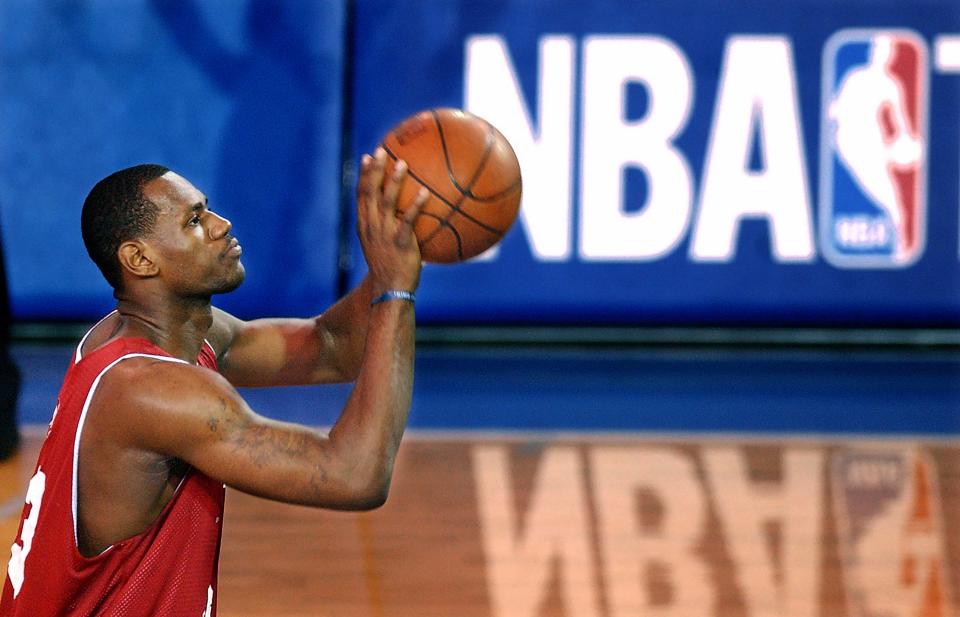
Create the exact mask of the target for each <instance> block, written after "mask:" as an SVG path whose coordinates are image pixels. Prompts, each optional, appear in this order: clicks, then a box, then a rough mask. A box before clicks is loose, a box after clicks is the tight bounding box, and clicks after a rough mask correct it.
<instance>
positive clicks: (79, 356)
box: [73, 309, 117, 364]
mask: <svg viewBox="0 0 960 617" xmlns="http://www.w3.org/2000/svg"><path fill="white" fill-rule="evenodd" d="M116 312H117V311H116V309H114V310H112V311H110V312H109V313H107V314H106V315H104V316H103V317H102V318H101V319H100V321H98V322H97V323H95V324H93V325H92V326H90V329H89V330H87V332H86V334H84V335H83V338H81V339H80V343H79V344H78V345H77V353H75V354H74V356H73V363H74V364H77V363H79V362H80V360H81V359H82V357H83V354H81V353H80V350H81V349H83V344H84V343H86V342H87V337H88V336H90V333H91V332H93V330H94V328H96V327H97V326H99V325H100V324H102V323H103V322H104V321H106V320H107V317H110V316H111V315H113V314H114V313H116Z"/></svg>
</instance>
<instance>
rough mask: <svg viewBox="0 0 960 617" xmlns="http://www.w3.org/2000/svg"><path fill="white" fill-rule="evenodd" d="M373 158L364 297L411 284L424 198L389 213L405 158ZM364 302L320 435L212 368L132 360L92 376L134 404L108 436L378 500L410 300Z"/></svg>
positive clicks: (410, 321) (201, 464) (293, 496)
mask: <svg viewBox="0 0 960 617" xmlns="http://www.w3.org/2000/svg"><path fill="white" fill-rule="evenodd" d="M384 167H385V155H384V152H383V151H382V150H381V151H378V152H377V156H376V158H371V157H369V156H365V157H364V159H363V169H362V173H361V177H360V184H359V188H358V193H357V219H358V223H357V231H358V233H359V235H360V243H361V246H362V247H363V253H364V258H365V259H366V261H367V266H368V269H369V275H368V278H369V279H370V281H371V283H370V286H371V290H370V291H371V293H372V295H373V297H376V296H377V295H379V294H380V293H382V292H383V291H386V290H388V289H403V290H407V291H413V290H415V289H416V287H417V284H418V282H419V278H420V267H421V262H420V251H419V248H418V247H417V242H416V238H415V237H414V234H413V222H414V220H415V218H416V216H417V213H418V212H419V209H420V207H421V206H422V204H423V202H424V201H425V200H426V198H427V194H426V193H425V192H423V191H422V192H421V194H420V196H419V198H418V199H417V200H416V202H415V203H414V204H412V205H411V207H410V208H409V210H408V211H407V212H406V214H405V215H404V217H403V218H397V216H396V215H395V211H396V200H397V195H398V193H399V188H400V185H401V184H402V182H403V180H404V177H405V174H406V167H405V165H403V164H398V165H397V171H396V173H394V174H393V175H392V176H391V177H390V178H389V179H387V180H386V181H384ZM368 313H369V315H368V316H367V318H366V321H367V323H366V324H365V332H366V337H365V343H364V345H363V348H362V352H360V353H362V357H361V362H360V370H359V374H358V376H357V380H356V384H355V385H354V388H353V391H352V392H351V394H350V397H349V398H348V399H347V403H346V405H345V406H344V408H343V411H342V412H341V414H340V417H339V418H338V419H337V421H336V423H335V424H334V425H333V427H332V428H331V430H330V433H329V435H327V436H324V435H322V434H320V433H318V432H317V431H315V430H313V429H311V428H308V427H305V426H300V425H296V424H290V423H284V422H278V421H275V420H270V419H267V418H264V417H262V416H260V415H257V414H256V413H254V412H253V410H251V409H250V408H249V406H248V405H247V404H246V402H245V401H244V400H243V399H242V398H241V397H240V395H239V394H238V393H237V391H236V390H235V389H234V387H233V386H232V385H231V384H230V383H229V382H228V381H227V380H226V379H225V378H224V377H222V376H221V375H219V374H217V373H216V372H214V371H210V370H207V369H205V368H200V367H196V366H191V365H185V364H180V363H171V362H164V361H156V362H151V361H148V360H145V359H138V360H131V361H127V362H124V363H121V364H120V365H118V366H117V367H115V368H114V369H113V370H112V371H110V373H108V374H107V376H106V378H105V379H104V382H103V383H102V384H101V389H102V390H101V393H100V395H99V396H103V397H105V398H103V399H101V400H103V401H104V402H105V403H106V404H108V405H109V406H110V407H111V408H113V409H135V410H137V411H136V413H135V414H118V416H117V418H118V420H117V422H118V424H117V425H115V426H114V427H112V428H113V429H114V431H115V432H114V435H113V439H114V440H116V441H117V443H120V444H122V445H123V446H127V447H130V448H134V449H139V450H145V451H150V452H155V453H159V454H161V455H164V456H174V457H176V458H179V459H182V460H184V461H186V462H187V463H189V464H190V465H192V466H193V467H195V468H197V469H199V470H201V471H203V472H204V473H206V474H207V475H209V476H210V477H213V478H216V479H218V480H220V481H222V482H224V483H225V484H229V485H231V486H233V487H235V488H237V489H240V490H242V491H245V492H248V493H252V494H255V495H259V496H262V497H267V498H270V499H276V500H279V501H285V502H290V503H299V504H305V505H312V506H318V507H328V508H337V509H365V508H371V507H377V506H379V505H381V504H382V503H383V502H384V500H385V499H386V496H387V491H388V489H389V485H390V478H391V476H392V472H393V464H394V460H395V458H396V453H397V450H398V448H399V445H400V438H401V437H402V435H403V430H404V427H405V426H406V422H407V415H408V413H409V409H410V400H411V396H412V387H413V363H414V311H413V305H412V304H410V303H409V302H406V301H404V300H390V301H386V302H381V303H379V304H377V305H376V306H374V307H370V308H369V309H368ZM124 373H127V374H124ZM131 383H135V384H137V387H136V388H130V387H129V384H131Z"/></svg>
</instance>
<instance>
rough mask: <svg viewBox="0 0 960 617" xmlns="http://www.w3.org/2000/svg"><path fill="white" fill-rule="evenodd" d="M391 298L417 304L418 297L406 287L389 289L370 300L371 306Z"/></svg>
mask: <svg viewBox="0 0 960 617" xmlns="http://www.w3.org/2000/svg"><path fill="white" fill-rule="evenodd" d="M391 300H400V301H403V302H409V303H410V304H415V303H416V300H417V297H416V295H415V294H414V293H413V292H412V291H407V290H406V289H388V290H386V291H384V292H383V293H381V294H379V295H377V296H375V297H374V298H373V299H372V300H370V306H376V305H378V304H382V303H383V302H389V301H391Z"/></svg>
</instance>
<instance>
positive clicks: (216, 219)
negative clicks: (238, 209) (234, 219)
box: [208, 212, 233, 240]
mask: <svg viewBox="0 0 960 617" xmlns="http://www.w3.org/2000/svg"><path fill="white" fill-rule="evenodd" d="M209 216H210V225H209V227H208V230H209V234H210V239H211V240H219V239H220V238H223V237H224V236H226V235H227V234H228V233H230V230H231V229H233V223H231V222H230V219H228V218H226V217H223V216H220V215H219V214H217V213H216V212H210V213H209Z"/></svg>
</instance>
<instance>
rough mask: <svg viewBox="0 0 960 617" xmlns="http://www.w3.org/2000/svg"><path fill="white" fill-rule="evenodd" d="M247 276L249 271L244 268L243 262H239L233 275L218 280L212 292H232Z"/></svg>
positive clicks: (214, 293) (213, 293)
mask: <svg viewBox="0 0 960 617" xmlns="http://www.w3.org/2000/svg"><path fill="white" fill-rule="evenodd" d="M246 278H247V272H246V270H244V268H243V264H239V263H238V264H237V269H236V271H235V272H233V274H232V276H230V277H225V278H223V279H221V280H219V281H217V283H216V284H215V285H214V286H213V289H212V290H211V292H210V293H211V294H212V295H216V294H226V293H230V292H231V291H233V290H234V289H236V288H237V287H240V285H242V284H243V281H244V280H245V279H246Z"/></svg>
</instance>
